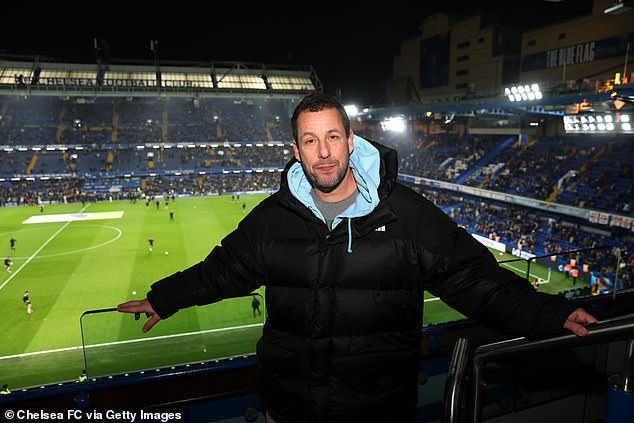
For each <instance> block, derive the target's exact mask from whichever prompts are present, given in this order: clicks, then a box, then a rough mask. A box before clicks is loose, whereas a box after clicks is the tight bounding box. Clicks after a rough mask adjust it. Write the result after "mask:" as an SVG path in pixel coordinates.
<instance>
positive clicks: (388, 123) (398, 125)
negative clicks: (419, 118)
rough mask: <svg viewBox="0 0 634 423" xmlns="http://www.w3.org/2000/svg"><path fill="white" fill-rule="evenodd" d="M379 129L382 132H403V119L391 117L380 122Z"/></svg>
mask: <svg viewBox="0 0 634 423" xmlns="http://www.w3.org/2000/svg"><path fill="white" fill-rule="evenodd" d="M381 127H382V128H383V130H384V131H392V132H404V131H405V119H403V117H401V116H391V117H388V118H386V119H384V120H383V122H381Z"/></svg>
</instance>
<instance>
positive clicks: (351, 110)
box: [343, 104, 359, 117]
mask: <svg viewBox="0 0 634 423" xmlns="http://www.w3.org/2000/svg"><path fill="white" fill-rule="evenodd" d="M343 108H344V110H345V111H346V113H348V116H349V117H354V116H356V115H358V114H359V109H358V108H357V106H355V105H354V104H348V105H347V106H343Z"/></svg>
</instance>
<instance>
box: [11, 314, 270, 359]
mask: <svg viewBox="0 0 634 423" xmlns="http://www.w3.org/2000/svg"><path fill="white" fill-rule="evenodd" d="M263 325H264V323H253V324H251V325H244V326H233V327H228V328H218V329H207V330H201V331H197V332H184V333H175V334H173V335H160V336H153V337H151V338H139V339H128V340H126V341H114V342H104V343H102V344H94V345H87V346H86V348H98V347H108V346H111V345H122V344H132V343H135V342H145V341H155V340H158V339H168V338H178V337H181V336H190V335H200V334H205V333H213V332H223V331H227V330H235V329H246V328H253V327H257V326H263ZM81 348H82V346H81V345H78V346H76V347H66V348H58V349H55V350H46V351H35V352H30V353H23V354H13V355H5V356H4V357H0V360H6V359H9V358H23V357H27V356H31V355H40V354H50V353H56V352H64V351H71V350H77V349H81Z"/></svg>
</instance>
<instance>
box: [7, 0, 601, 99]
mask: <svg viewBox="0 0 634 423" xmlns="http://www.w3.org/2000/svg"><path fill="white" fill-rule="evenodd" d="M218 3H219V2H209V4H207V5H206V6H203V5H204V3H191V4H182V3H178V2H177V3H172V4H168V3H161V5H162V6H155V7H154V8H151V7H148V8H147V9H143V10H138V6H136V9H134V10H131V9H129V8H130V7H135V6H133V5H132V2H130V3H129V4H128V5H125V4H123V5H119V6H115V5H113V4H107V3H96V4H95V5H94V6H91V7H90V8H87V9H85V10H79V11H78V12H77V11H75V12H70V11H64V13H60V11H58V10H54V9H46V8H39V9H37V10H36V9H29V12H28V13H26V12H24V14H23V15H22V18H23V19H25V20H26V21H27V22H29V24H27V25H23V26H21V27H16V28H13V29H7V27H6V26H5V28H4V29H2V33H1V37H0V57H4V58H12V59H14V60H16V59H18V57H15V55H18V56H19V55H27V56H33V55H40V57H42V58H43V60H42V61H46V60H62V61H68V62H78V63H95V61H96V55H95V50H94V41H93V40H94V38H98V39H100V40H102V41H100V43H99V45H100V47H102V51H101V54H102V55H108V56H109V60H110V63H118V62H120V61H130V60H133V61H145V62H147V63H151V62H152V59H153V53H152V52H151V51H150V47H149V46H150V40H157V41H158V58H159V61H160V62H170V61H200V62H206V63H209V62H211V61H217V62H227V61H239V62H257V63H265V64H270V65H275V64H283V65H289V64H290V65H312V66H314V68H315V70H316V72H317V75H318V76H319V78H320V80H321V82H322V85H323V88H324V91H325V92H328V93H331V94H340V95H341V98H342V100H343V101H344V102H345V103H352V102H354V103H358V104H361V105H370V104H375V105H378V104H385V101H386V98H385V81H386V80H387V79H389V78H390V76H391V71H392V59H393V57H394V56H395V55H396V54H398V51H399V45H400V43H401V41H403V40H404V39H406V38H409V37H413V36H415V35H417V34H418V31H419V26H420V24H421V23H422V22H423V21H424V19H425V18H426V17H427V16H429V15H430V14H432V13H435V12H443V13H449V14H454V15H461V16H471V15H474V14H477V13H494V14H497V15H499V16H501V17H504V19H505V22H507V23H508V24H511V25H524V26H533V27H534V26H536V25H541V26H544V25H547V24H549V23H555V22H559V21H563V20H567V19H570V18H572V17H574V16H577V15H586V14H589V13H590V11H591V6H592V1H591V0H563V1H544V0H531V1H516V2H513V1H499V0H470V1H468V0H460V1H450V0H445V1H437V0H418V1H416V2H402V1H400V2H399V1H397V2H394V1H391V2H387V3H389V4H390V6H391V7H390V8H388V7H386V6H384V7H375V6H370V3H366V2H354V3H353V4H348V3H346V2H339V3H335V4H336V7H334V6H332V5H329V4H322V3H319V2H312V3H310V2H302V3H298V2H297V3H291V4H293V5H295V6H293V7H288V6H285V7H282V6H276V5H271V4H270V3H271V2H267V4H266V5H265V4H260V5H259V6H255V7H248V6H240V7H238V8H233V9H234V10H232V9H229V6H230V5H231V4H232V3H231V2H224V4H223V6H220V7H221V8H220V9H219V8H217V7H218V6H217V4H218ZM14 4H17V3H14ZM227 4H228V5H229V6H228V5H227ZM235 4H236V5H238V4H243V3H238V2H235ZM244 4H246V3H244ZM157 5H158V3H157ZM518 5H521V9H518V7H520V6H518ZM106 7H108V9H106ZM202 7H205V10H203V9H202ZM235 9H237V10H235ZM7 18H9V16H7ZM104 47H105V49H106V50H108V49H109V52H106V51H105V50H104V49H103V48H104Z"/></svg>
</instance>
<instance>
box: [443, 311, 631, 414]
mask: <svg viewBox="0 0 634 423" xmlns="http://www.w3.org/2000/svg"><path fill="white" fill-rule="evenodd" d="M588 329H589V330H590V333H589V334H588V335H587V336H583V337H579V336H577V335H575V334H572V333H566V334H563V335H558V336H554V337H550V338H539V339H530V338H525V337H520V338H514V339H509V340H506V341H501V342H495V343H491V344H486V345H482V346H480V347H478V348H476V350H475V351H474V352H473V354H472V360H470V357H469V356H470V345H469V341H468V340H466V339H464V338H460V339H458V341H457V342H456V344H455V346H454V350H453V353H452V356H451V361H450V363H449V369H448V372H447V380H446V382H445V397H444V402H445V404H444V413H443V418H442V421H443V423H463V422H471V423H478V422H480V421H481V412H482V401H483V388H484V386H485V381H484V373H485V365H486V363H488V362H490V361H495V360H500V359H507V358H511V357H516V356H521V355H526V354H531V353H532V354H534V353H538V352H544V351H546V350H553V349H564V348H572V347H580V346H587V345H596V344H601V343H605V342H613V341H622V340H626V341H627V348H626V354H625V355H626V356H625V366H624V372H623V375H622V382H623V383H622V385H623V391H624V393H625V394H626V395H627V394H628V393H630V392H632V391H634V373H633V371H634V370H633V366H634V315H632V314H630V315H626V316H620V317H616V318H612V319H606V320H603V321H600V322H598V323H595V324H592V325H589V326H588ZM471 366H472V367H471ZM468 379H471V381H470V382H469V380H468ZM469 385H470V386H469ZM616 395H618V393H617V394H616ZM617 401H621V400H620V399H617V400H616V401H614V404H616V403H617ZM626 401H629V402H628V403H627V404H625V406H624V403H623V402H622V401H621V403H620V404H619V406H621V407H620V408H621V410H613V412H615V413H618V412H624V410H623V409H624V408H627V409H628V410H630V411H631V410H632V409H633V407H634V405H632V404H631V401H632V395H631V394H630V395H629V396H628V397H627V400H626ZM609 405H610V404H609V403H608V406H609ZM606 422H608V421H607V420H606Z"/></svg>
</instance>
